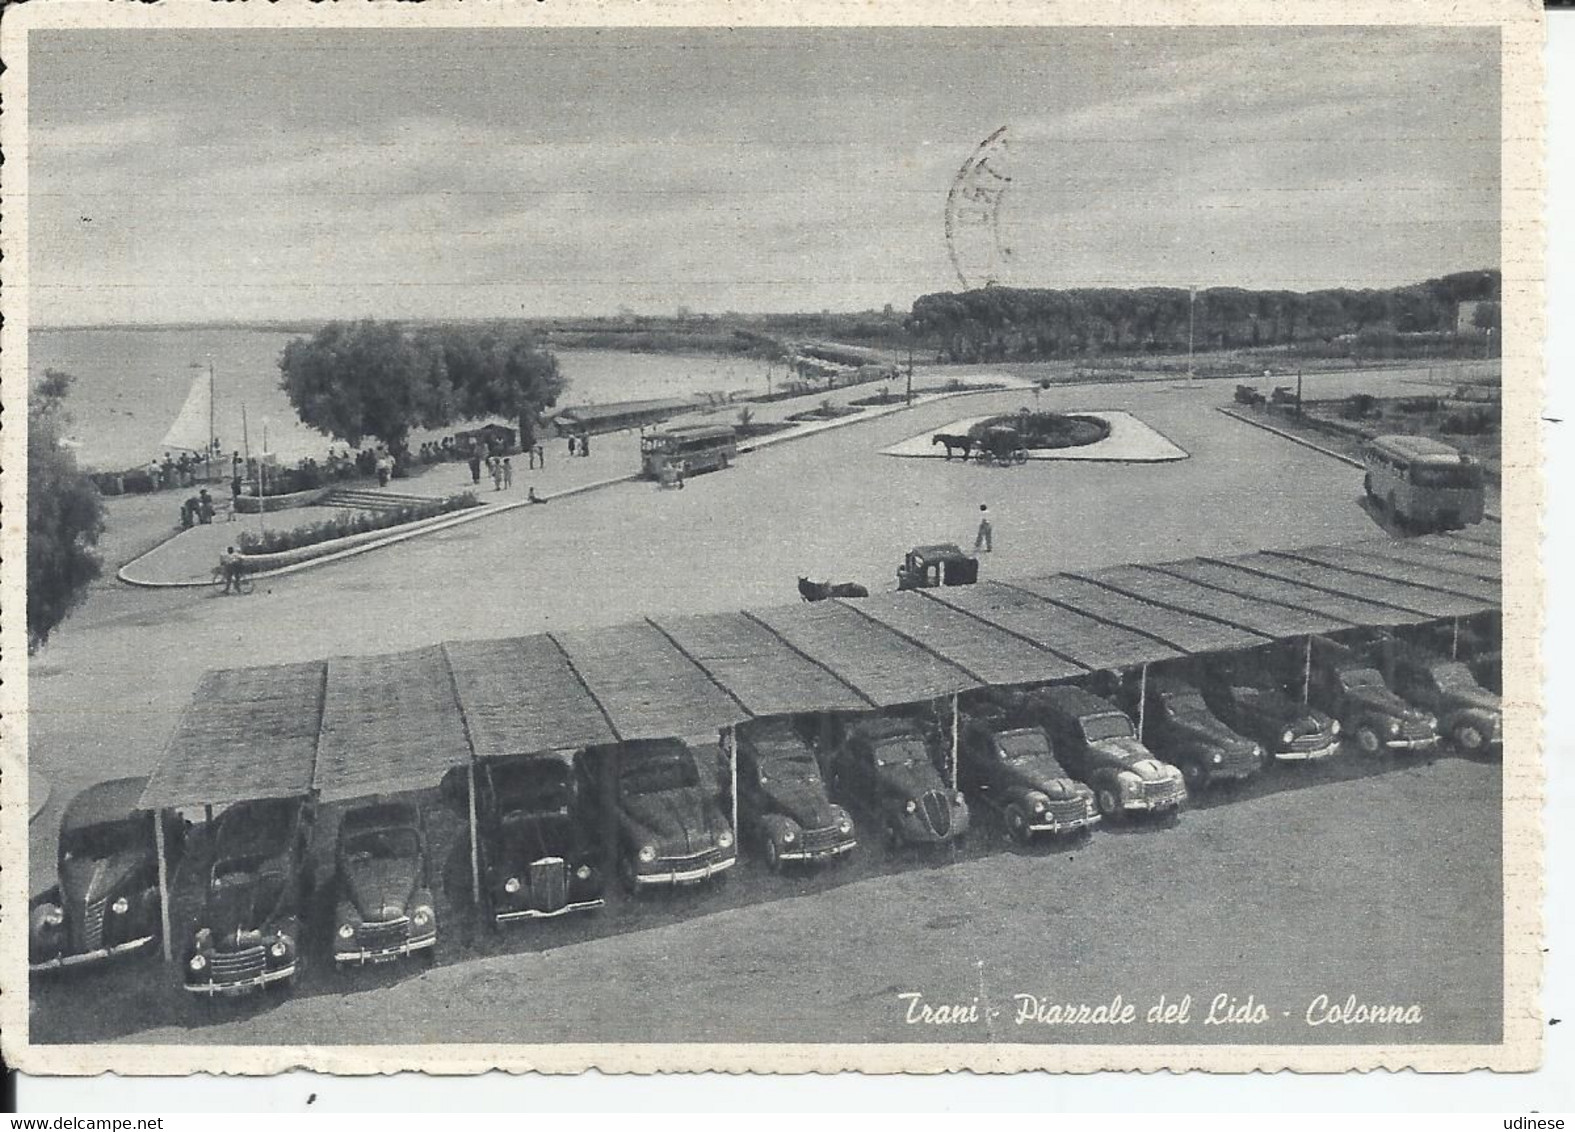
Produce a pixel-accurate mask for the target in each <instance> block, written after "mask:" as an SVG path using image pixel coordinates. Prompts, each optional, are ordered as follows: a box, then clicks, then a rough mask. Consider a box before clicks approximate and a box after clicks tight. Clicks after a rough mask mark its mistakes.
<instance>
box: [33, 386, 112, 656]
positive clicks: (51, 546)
mask: <svg viewBox="0 0 1575 1132" xmlns="http://www.w3.org/2000/svg"><path fill="white" fill-rule="evenodd" d="M72 380H73V378H72V377H71V375H70V374H67V373H62V372H60V371H59V370H47V371H45V373H44V380H43V381H42V382H41V383H40V385H39V387H38V389H37V390H35V391H34V396H33V398H32V400H31V401H30V402H29V404H28V407H27V648H28V651H29V652H33V651H34V650H36V649H37V648H38V647H39V646H41V645H43V644H44V643H45V642H46V641H48V640H49V635H50V633H52V632H54V630H55V628H56V627H57V626H58V625H59V624H60V623H61V622H62V621H64V620H65V619H66V615H67V614H69V613H70V612H71V610H72V609H73V608H74V607H75V606H76V605H77V604H78V603H79V602H80V601H81V600H82V598H83V596H84V595H85V591H86V589H87V586H88V584H89V583H90V582H92V581H93V579H95V578H97V577H98V576H99V572H100V570H101V564H100V561H99V556H98V554H97V552H96V550H95V548H96V547H97V545H98V539H99V535H101V534H102V533H103V531H104V501H103V500H102V499H101V498H100V497H99V494H98V489H97V488H95V487H94V486H93V482H92V481H91V480H89V479H88V478H87V476H85V475H84V474H83V473H82V471H81V470H80V469H79V468H78V467H77V461H76V457H75V456H73V455H72V454H71V451H70V449H67V448H63V447H61V443H60V439H61V436H62V434H63V432H64V430H65V426H66V424H67V423H68V422H69V420H70V417H69V415H68V414H67V413H66V411H65V408H64V401H65V397H66V393H67V392H68V391H69V389H70V387H71V382H72Z"/></svg>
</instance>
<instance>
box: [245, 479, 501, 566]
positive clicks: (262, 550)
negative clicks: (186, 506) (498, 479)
mask: <svg viewBox="0 0 1575 1132" xmlns="http://www.w3.org/2000/svg"><path fill="white" fill-rule="evenodd" d="M480 505H481V504H480V501H479V500H478V499H477V498H476V496H475V494H474V493H473V492H469V491H463V492H460V493H459V494H458V495H451V496H449V497H448V498H447V499H434V500H432V501H431V502H430V503H416V504H411V505H410V506H408V507H398V508H395V509H394V510H392V511H379V512H377V513H375V514H369V513H367V512H364V511H361V512H356V513H354V514H349V515H336V516H334V517H333V518H332V519H323V520H321V521H320V522H316V523H307V524H305V525H304V526H299V527H292V528H291V529H290V530H287V531H266V532H264V533H263V534H261V535H257V534H253V533H252V532H250V531H246V532H243V533H242V534H241V536H240V548H241V552H242V553H243V554H276V553H278V552H280V551H284V550H297V549H299V548H300V547H303V546H313V545H315V544H316V543H320V542H328V541H329V540H330V539H336V538H346V537H348V536H350V535H360V534H366V533H368V532H370V531H381V530H386V529H387V528H389V527H398V526H403V525H404V524H406V523H418V522H420V521H421V520H423V519H433V518H436V517H437V516H439V515H447V514H450V513H451V512H454V511H464V510H466V509H468V508H471V507H479V506H480Z"/></svg>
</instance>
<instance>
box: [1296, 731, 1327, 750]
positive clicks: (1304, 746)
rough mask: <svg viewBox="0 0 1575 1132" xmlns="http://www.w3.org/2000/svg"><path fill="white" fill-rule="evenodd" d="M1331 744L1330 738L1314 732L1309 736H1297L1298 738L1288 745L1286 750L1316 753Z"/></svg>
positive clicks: (1319, 732)
mask: <svg viewBox="0 0 1575 1132" xmlns="http://www.w3.org/2000/svg"><path fill="white" fill-rule="evenodd" d="M1329 743H1330V736H1328V735H1325V734H1324V733H1323V732H1321V731H1314V732H1311V733H1310V734H1307V735H1298V736H1296V738H1294V739H1292V740H1291V741H1290V742H1289V743H1288V744H1286V748H1285V749H1286V750H1288V751H1316V750H1318V749H1319V748H1320V747H1327V746H1328V745H1329Z"/></svg>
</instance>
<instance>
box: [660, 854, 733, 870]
mask: <svg viewBox="0 0 1575 1132" xmlns="http://www.w3.org/2000/svg"><path fill="white" fill-rule="evenodd" d="M721 859H722V851H721V850H720V849H716V848H711V849H703V850H701V851H700V852H698V853H690V854H688V855H687V856H683V857H663V858H662V859H661V860H662V867H663V868H666V869H671V870H672V871H673V872H684V871H686V870H688V869H698V868H701V867H702V866H705V865H714V864H715V863H716V862H718V861H720V860H721Z"/></svg>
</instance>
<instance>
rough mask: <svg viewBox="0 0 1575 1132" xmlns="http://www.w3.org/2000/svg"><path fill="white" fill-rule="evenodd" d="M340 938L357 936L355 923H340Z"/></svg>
mask: <svg viewBox="0 0 1575 1132" xmlns="http://www.w3.org/2000/svg"><path fill="white" fill-rule="evenodd" d="M339 938H340V939H354V938H355V925H354V924H340V925H339Z"/></svg>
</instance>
